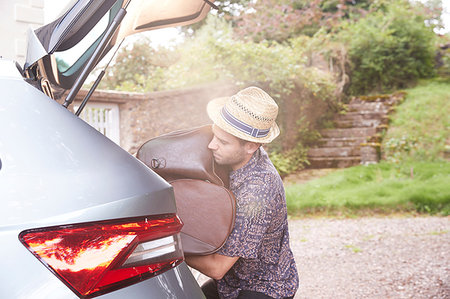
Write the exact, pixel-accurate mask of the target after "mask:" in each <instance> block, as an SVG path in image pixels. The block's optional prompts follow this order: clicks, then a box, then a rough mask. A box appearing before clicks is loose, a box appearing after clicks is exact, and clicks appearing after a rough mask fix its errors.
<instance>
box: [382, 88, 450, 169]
mask: <svg viewBox="0 0 450 299" xmlns="http://www.w3.org/2000/svg"><path fill="white" fill-rule="evenodd" d="M449 111H450V82H445V81H440V80H431V81H422V82H421V83H420V84H419V85H418V86H416V87H414V88H411V89H408V90H407V96H406V100H405V101H404V102H403V103H402V104H401V106H399V107H398V109H397V110H396V112H395V114H393V115H392V116H391V117H392V121H391V123H390V126H389V130H388V131H387V132H386V135H385V138H384V139H383V144H382V150H383V155H384V156H385V158H386V159H387V160H388V161H391V162H396V163H404V162H405V161H409V160H416V161H441V160H442V159H443V155H444V153H445V151H446V140H449V139H450V133H449V131H448V128H449V127H450V122H449V121H450V119H449V115H448V112H449Z"/></svg>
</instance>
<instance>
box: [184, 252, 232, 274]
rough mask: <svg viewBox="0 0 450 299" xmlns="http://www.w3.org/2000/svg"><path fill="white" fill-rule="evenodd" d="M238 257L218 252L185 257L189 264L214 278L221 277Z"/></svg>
mask: <svg viewBox="0 0 450 299" xmlns="http://www.w3.org/2000/svg"><path fill="white" fill-rule="evenodd" d="M238 259H239V257H238V256H233V257H231V256H225V255H221V254H218V253H213V254H210V255H202V256H198V255H191V256H186V257H185V260H186V263H187V264H188V265H189V266H191V267H192V268H194V269H196V270H198V271H200V272H202V273H203V274H205V275H206V276H209V277H211V278H213V279H216V280H219V279H221V278H222V277H223V276H224V275H225V273H227V272H228V270H230V268H231V267H232V266H233V265H234V263H236V261H237V260H238Z"/></svg>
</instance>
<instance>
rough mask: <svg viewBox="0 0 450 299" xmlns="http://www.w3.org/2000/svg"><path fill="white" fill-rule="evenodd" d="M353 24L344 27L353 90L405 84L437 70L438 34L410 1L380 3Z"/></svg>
mask: <svg viewBox="0 0 450 299" xmlns="http://www.w3.org/2000/svg"><path fill="white" fill-rule="evenodd" d="M379 8H380V9H379V10H377V11H375V12H373V13H371V14H368V15H367V16H366V17H365V18H362V19H360V20H359V21H358V22H355V23H353V24H350V23H347V24H344V25H343V27H342V31H341V32H340V35H339V37H340V39H341V40H343V41H345V42H346V44H347V47H348V53H349V58H350V60H351V86H350V92H351V93H352V94H364V93H368V92H372V91H377V92H380V91H388V90H390V89H395V88H402V87H405V86H407V85H408V84H409V83H411V82H414V81H415V80H417V79H419V78H424V77H430V76H432V75H433V72H434V69H433V67H434V47H433V39H434V38H435V36H434V33H433V31H432V28H431V27H426V26H425V23H424V21H425V16H424V15H422V14H420V13H419V12H418V11H416V10H415V9H414V7H412V6H411V5H410V4H409V2H407V1H395V2H393V3H389V4H387V3H386V2H384V3H383V5H382V6H379Z"/></svg>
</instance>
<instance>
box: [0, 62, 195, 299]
mask: <svg viewBox="0 0 450 299" xmlns="http://www.w3.org/2000/svg"><path fill="white" fill-rule="evenodd" d="M0 91H1V93H2V97H1V98H0V161H1V162H0V200H1V203H2V209H0V237H1V240H2V246H1V247H0V255H1V256H4V257H7V258H5V259H4V261H3V262H2V265H3V269H4V270H7V272H8V275H3V274H4V273H3V274H2V282H1V286H0V298H77V296H76V295H75V294H74V293H73V292H72V291H71V290H70V289H69V288H68V287H67V286H66V285H64V283H62V282H61V281H60V280H59V279H58V278H57V277H56V276H55V275H54V274H53V273H52V272H51V271H49V269H47V268H46V267H45V266H44V265H43V264H42V263H41V262H40V261H39V260H38V259H37V258H36V257H35V256H33V254H31V253H30V252H29V251H28V250H27V248H26V247H25V246H23V244H22V243H21V242H20V241H19V238H18V235H19V234H20V233H21V232H22V231H24V230H27V229H34V228H41V227H49V226H57V225H67V224H76V223H84V222H92V221H103V220H111V219H121V218H128V217H137V216H146V215H148V216H151V215H155V214H165V213H175V212H176V206H175V201H174V197H173V190H172V187H171V186H170V184H168V183H167V182H166V181H165V180H163V179H162V178H161V177H159V176H158V175H157V174H155V173H154V172H153V171H151V170H150V169H149V168H148V167H147V166H145V165H144V164H143V163H142V162H140V161H139V160H137V159H136V158H135V157H133V156H131V155H130V154H128V153H127V152H126V151H124V150H123V149H122V148H120V147H119V146H118V145H116V144H115V143H114V142H112V141H110V140H109V139H108V138H106V137H105V136H104V135H102V134H100V133H99V132H98V131H96V130H95V129H94V128H92V127H91V126H89V125H88V124H86V123H85V122H84V121H83V120H82V119H80V118H78V117H76V116H75V115H73V114H72V113H71V112H70V111H68V110H67V109H64V108H63V107H62V106H61V105H59V104H58V103H57V102H55V101H53V100H52V99H50V98H48V97H47V96H45V95H44V94H43V93H41V92H40V91H39V90H37V89H36V88H34V87H33V86H31V85H30V84H28V83H27V82H26V81H25V80H24V79H23V78H22V77H21V75H20V71H19V70H18V69H17V67H16V65H15V64H14V62H12V61H8V60H3V59H0ZM125 296H132V298H186V299H187V298H203V294H202V293H201V290H200V288H199V286H198V284H197V282H196V281H195V279H194V278H193V276H192V274H191V273H190V271H189V270H188V269H187V266H186V264H184V263H182V264H181V265H179V266H177V267H176V268H174V269H171V270H169V271H166V272H164V273H163V274H161V275H158V276H156V277H153V278H151V279H147V280H144V281H142V282H140V283H137V284H134V285H131V286H128V287H126V288H123V289H119V290H116V291H114V292H111V293H107V294H104V295H102V296H100V297H104V298H123V297H125ZM100 297H99V298H100Z"/></svg>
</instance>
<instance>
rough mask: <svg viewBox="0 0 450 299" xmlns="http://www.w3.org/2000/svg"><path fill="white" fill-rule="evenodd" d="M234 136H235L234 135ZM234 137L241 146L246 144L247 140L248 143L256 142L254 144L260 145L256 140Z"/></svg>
mask: <svg viewBox="0 0 450 299" xmlns="http://www.w3.org/2000/svg"><path fill="white" fill-rule="evenodd" d="M235 137H236V136H235ZM236 138H237V139H238V140H239V143H240V145H242V146H244V145H246V144H247V142H249V143H256V144H259V146H261V143H258V142H253V141H248V140H245V139H241V138H239V137H236Z"/></svg>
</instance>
